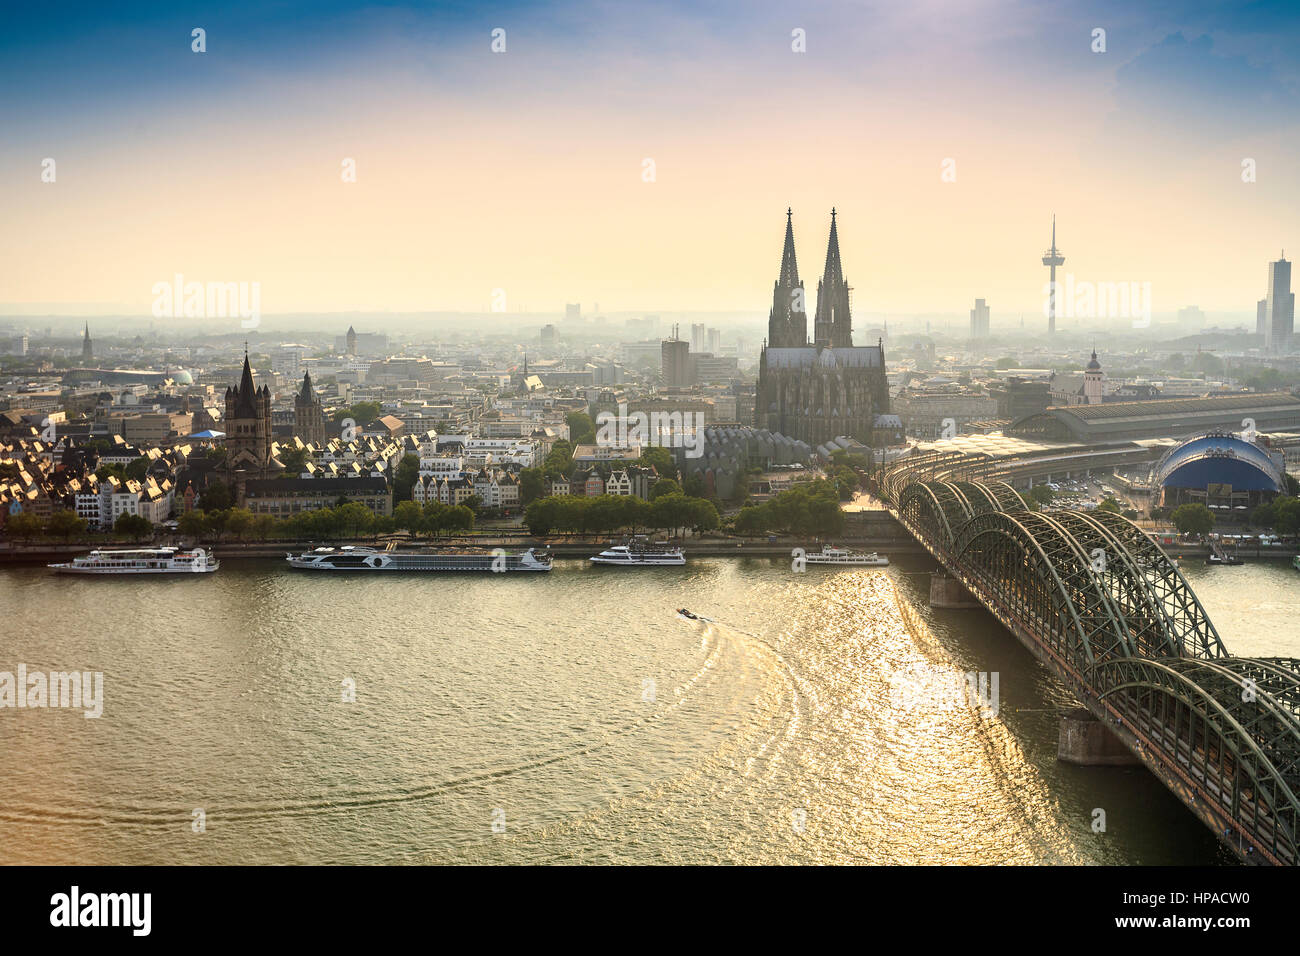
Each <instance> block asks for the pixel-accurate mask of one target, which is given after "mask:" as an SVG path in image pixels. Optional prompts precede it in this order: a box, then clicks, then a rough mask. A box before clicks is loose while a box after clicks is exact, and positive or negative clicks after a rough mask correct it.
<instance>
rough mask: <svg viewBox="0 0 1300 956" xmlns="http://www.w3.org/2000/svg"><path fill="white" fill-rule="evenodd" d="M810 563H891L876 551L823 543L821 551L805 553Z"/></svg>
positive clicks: (871, 564) (872, 565)
mask: <svg viewBox="0 0 1300 956" xmlns="http://www.w3.org/2000/svg"><path fill="white" fill-rule="evenodd" d="M804 560H805V561H807V562H808V563H809V564H843V565H851V566H853V567H867V568H883V567H887V566H888V565H889V559H888V558H886V557H884V556H883V555H880V554H877V553H876V552H875V551H869V552H868V551H850V550H848V549H847V548H832V547H830V546H828V545H822V549H821V550H820V551H815V552H813V551H810V552H808V553H807V554H805V555H804Z"/></svg>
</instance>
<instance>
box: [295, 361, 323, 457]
mask: <svg viewBox="0 0 1300 956" xmlns="http://www.w3.org/2000/svg"><path fill="white" fill-rule="evenodd" d="M293 433H294V435H295V436H297V437H298V438H300V439H302V440H303V441H304V442H306V443H307V444H309V445H316V446H317V447H321V446H323V445H324V444H325V412H324V410H323V409H322V408H321V404H320V399H319V398H318V397H317V396H316V391H315V390H314V389H313V388H312V387H311V372H304V373H303V376H302V388H301V389H300V390H299V391H298V394H297V395H295V396H294V399H293Z"/></svg>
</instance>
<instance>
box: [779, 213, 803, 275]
mask: <svg viewBox="0 0 1300 956" xmlns="http://www.w3.org/2000/svg"><path fill="white" fill-rule="evenodd" d="M777 282H778V284H780V285H784V286H797V285H798V284H799V263H798V262H797V261H796V260H795V256H794V210H792V209H791V208H790V207H789V206H787V207H786V210H785V248H783V249H782V250H781V278H779V279H777Z"/></svg>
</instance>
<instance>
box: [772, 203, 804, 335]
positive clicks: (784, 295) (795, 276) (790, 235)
mask: <svg viewBox="0 0 1300 956" xmlns="http://www.w3.org/2000/svg"><path fill="white" fill-rule="evenodd" d="M793 216H794V213H793V212H792V211H791V210H790V209H786V211H785V246H784V247H783V249H782V250H781V273H780V276H779V277H778V278H777V280H776V282H775V283H774V284H773V287H772V311H771V313H770V314H769V315H768V320H767V344H768V345H769V346H771V347H773V348H799V347H801V346H803V345H806V344H807V342H808V314H807V312H806V311H805V308H804V291H803V283H802V282H800V281H799V263H798V261H797V260H796V259H795V254H794V225H793Z"/></svg>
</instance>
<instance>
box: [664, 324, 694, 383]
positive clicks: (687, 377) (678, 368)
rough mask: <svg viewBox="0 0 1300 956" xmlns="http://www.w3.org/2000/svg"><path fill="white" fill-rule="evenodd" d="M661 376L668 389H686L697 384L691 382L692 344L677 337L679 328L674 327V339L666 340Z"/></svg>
mask: <svg viewBox="0 0 1300 956" xmlns="http://www.w3.org/2000/svg"><path fill="white" fill-rule="evenodd" d="M661 350H662V359H661V361H660V376H661V378H662V380H663V384H664V386H665V387H667V388H685V387H687V386H689V385H693V384H695V383H694V382H693V381H691V359H690V352H691V344H690V343H689V342H686V341H684V340H682V339H680V338H678V337H677V326H675V325H674V326H673V337H672V338H671V339H665V340H664V341H663V344H662V346H661Z"/></svg>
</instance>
